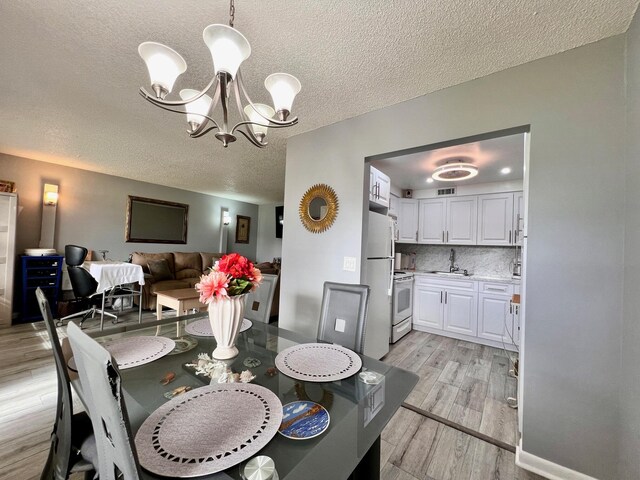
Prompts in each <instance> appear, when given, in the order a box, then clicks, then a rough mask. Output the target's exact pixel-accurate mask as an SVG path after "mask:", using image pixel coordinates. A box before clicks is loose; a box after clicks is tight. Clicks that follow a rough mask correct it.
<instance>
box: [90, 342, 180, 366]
mask: <svg viewBox="0 0 640 480" xmlns="http://www.w3.org/2000/svg"><path fill="white" fill-rule="evenodd" d="M103 346H104V348H106V349H107V350H109V353H111V355H113V358H114V359H115V361H116V363H117V364H118V368H119V369H120V370H124V369H127V368H133V367H137V366H139V365H144V364H145V363H150V362H153V361H154V360H157V359H159V358H162V357H164V356H165V355H168V354H170V353H171V352H172V351H173V349H174V348H175V346H176V343H175V342H174V341H173V340H171V339H170V338H165V337H155V336H144V335H143V336H139V337H125V338H119V339H117V340H113V341H111V342H108V343H105V344H104V345H103Z"/></svg>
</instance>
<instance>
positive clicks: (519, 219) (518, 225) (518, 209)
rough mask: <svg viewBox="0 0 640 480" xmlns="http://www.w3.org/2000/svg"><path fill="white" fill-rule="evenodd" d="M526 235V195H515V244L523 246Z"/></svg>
mask: <svg viewBox="0 0 640 480" xmlns="http://www.w3.org/2000/svg"><path fill="white" fill-rule="evenodd" d="M523 235H524V193H523V192H515V193H514V194H513V244H514V245H522V236H523Z"/></svg>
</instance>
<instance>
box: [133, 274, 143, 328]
mask: <svg viewBox="0 0 640 480" xmlns="http://www.w3.org/2000/svg"><path fill="white" fill-rule="evenodd" d="M139 285H140V296H139V297H138V325H139V324H141V323H142V284H141V283H140V284H139ZM131 301H133V296H132V297H131Z"/></svg>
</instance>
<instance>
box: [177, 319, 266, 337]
mask: <svg viewBox="0 0 640 480" xmlns="http://www.w3.org/2000/svg"><path fill="white" fill-rule="evenodd" d="M252 326H253V322H252V321H251V320H248V319H246V318H243V319H242V325H240V333H242V332H244V331H246V330H249V329H250V328H251V327H252ZM184 331H185V332H187V333H188V334H189V335H193V336H195V337H213V331H211V323H210V322H209V318H203V319H201V320H196V321H195V322H191V323H190V324H189V325H187V326H186V327H184Z"/></svg>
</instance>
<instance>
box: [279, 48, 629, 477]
mask: <svg viewBox="0 0 640 480" xmlns="http://www.w3.org/2000/svg"><path fill="white" fill-rule="evenodd" d="M624 44H625V38H624V36H619V37H613V38H610V39H606V40H603V41H601V42H597V43H594V44H591V45H588V46H585V47H582V48H579V49H575V50H571V51H569V52H565V53H562V54H559V55H555V56H552V57H547V58H544V59H541V60H538V61H536V62H532V63H529V64H526V65H522V66H519V67H515V68H512V69H509V70H506V71H503V72H499V73H496V74H494V75H490V76H488V77H484V78H480V79H477V80H474V81H471V82H468V83H465V84H462V85H459V86H455V87H452V88H449V89H446V90H442V91H439V92H435V93H433V94H430V95H426V96H423V97H419V98H416V99H413V100H410V101H407V102H404V103H401V104H398V105H394V106H391V107H388V108H384V109H381V110H378V111H375V112H371V113H368V114H365V115H362V116H359V117H356V118H352V119H349V120H345V121H343V122H340V123H337V124H335V125H330V126H328V127H325V128H322V129H318V130H315V131H312V132H308V133H306V134H302V135H299V136H296V137H293V138H290V139H289V141H288V145H287V169H286V179H285V210H286V211H289V212H292V211H293V212H295V211H296V210H297V205H298V202H299V201H300V198H301V196H302V194H303V193H304V191H305V190H306V189H307V188H309V187H310V186H311V185H313V184H314V183H318V182H325V183H328V184H329V185H331V186H332V187H333V188H334V189H335V191H336V193H337V195H338V198H339V202H340V211H339V213H338V218H337V220H336V223H335V225H334V226H333V227H332V228H331V229H330V230H329V231H327V232H325V233H324V234H320V235H313V234H311V233H308V232H307V231H306V230H304V228H303V227H302V225H301V224H300V222H299V221H295V222H294V221H287V222H286V223H285V233H284V239H283V276H282V290H281V291H282V296H281V302H280V324H281V325H282V326H283V327H285V328H290V329H294V330H298V331H300V332H304V333H307V334H313V333H314V332H315V327H316V324H317V318H318V316H319V305H320V298H321V295H322V283H323V282H324V281H325V280H334V281H342V282H358V281H359V280H360V273H359V272H345V271H343V270H342V262H343V257H344V256H354V257H357V258H358V259H360V258H361V252H362V226H363V203H364V202H363V183H364V168H363V167H364V159H365V158H366V157H368V156H371V155H376V154H381V153H385V152H391V151H396V150H400V149H404V148H409V147H415V146H420V145H427V144H432V143H436V142H441V141H446V140H452V139H456V138H462V137H466V136H470V135H475V134H479V133H483V132H490V131H496V130H501V129H505V128H510V127H514V126H518V125H526V124H530V125H531V163H530V169H529V171H528V175H529V187H530V190H529V201H530V204H529V218H528V228H529V230H528V232H529V239H528V280H527V287H526V292H525V298H526V300H525V301H526V309H527V310H526V332H525V348H526V358H525V363H524V365H523V371H522V374H523V375H524V382H525V391H524V392H523V393H524V403H523V407H524V412H523V432H522V433H523V439H522V442H523V443H522V447H523V450H524V451H526V452H528V453H530V454H533V455H537V456H539V457H542V458H544V459H547V460H549V461H551V462H555V463H558V464H560V465H563V466H565V467H568V468H570V469H574V470H577V471H579V472H583V473H585V474H588V475H591V476H593V477H596V478H603V479H604V478H614V477H615V473H613V472H616V471H617V468H618V460H619V458H618V438H619V431H618V420H619V416H618V414H619V409H618V388H619V379H620V375H619V371H620V338H621V333H622V332H621V322H622V287H623V283H622V281H623V275H622V271H623V254H622V250H623V237H624V198H623V197H624V192H623V189H622V188H621V185H623V184H624V166H625V161H624V126H625V121H624V63H623V61H624V55H623V53H624ZM301 266H304V267H301ZM358 266H359V265H358Z"/></svg>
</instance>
